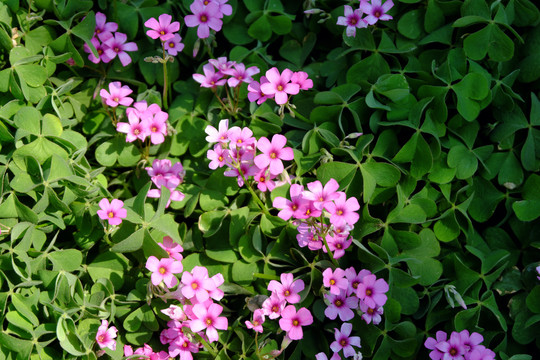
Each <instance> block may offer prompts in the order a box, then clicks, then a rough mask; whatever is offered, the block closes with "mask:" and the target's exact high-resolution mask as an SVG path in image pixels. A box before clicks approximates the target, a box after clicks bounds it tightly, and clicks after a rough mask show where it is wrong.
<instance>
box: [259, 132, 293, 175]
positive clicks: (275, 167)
mask: <svg viewBox="0 0 540 360" xmlns="http://www.w3.org/2000/svg"><path fill="white" fill-rule="evenodd" d="M286 144H287V138H286V137H285V136H283V135H281V134H275V135H274V136H273V137H272V143H270V141H269V140H268V139H267V138H265V137H264V136H263V137H261V138H260V139H259V141H257V149H259V150H260V151H261V152H262V154H260V155H257V156H256V157H255V160H254V161H255V165H257V167H258V168H259V169H263V168H265V167H267V166H270V167H269V170H270V173H271V174H273V175H279V174H281V173H282V172H283V163H282V162H281V160H292V159H294V152H293V150H292V148H290V147H285V145H286Z"/></svg>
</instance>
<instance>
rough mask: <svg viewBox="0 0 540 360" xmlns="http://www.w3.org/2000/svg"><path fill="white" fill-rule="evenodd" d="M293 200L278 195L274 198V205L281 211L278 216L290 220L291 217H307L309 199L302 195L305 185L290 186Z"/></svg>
mask: <svg viewBox="0 0 540 360" xmlns="http://www.w3.org/2000/svg"><path fill="white" fill-rule="evenodd" d="M289 191H290V194H291V200H287V199H286V198H284V197H281V196H278V197H276V198H275V199H274V201H273V203H272V205H273V206H274V207H275V208H276V209H280V210H281V211H280V212H279V213H278V216H279V217H280V218H282V219H283V220H289V219H290V218H291V217H294V218H296V219H307V218H309V216H307V215H306V209H307V205H308V201H307V200H305V199H304V197H303V196H302V192H303V191H304V187H303V186H302V185H300V184H292V185H291V188H290V190H289Z"/></svg>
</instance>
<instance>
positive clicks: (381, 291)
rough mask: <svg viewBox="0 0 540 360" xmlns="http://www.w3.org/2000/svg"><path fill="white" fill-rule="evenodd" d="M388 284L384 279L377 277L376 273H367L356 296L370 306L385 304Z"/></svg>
mask: <svg viewBox="0 0 540 360" xmlns="http://www.w3.org/2000/svg"><path fill="white" fill-rule="evenodd" d="M388 289H389V288H388V284H387V283H386V281H384V279H377V277H376V276H375V275H366V276H364V278H363V279H362V283H360V284H359V285H358V289H357V291H356V296H358V298H359V299H360V300H362V301H363V302H365V303H366V305H367V306H369V307H370V308H376V307H379V306H383V305H384V304H385V303H386V299H387V296H386V292H387V291H388Z"/></svg>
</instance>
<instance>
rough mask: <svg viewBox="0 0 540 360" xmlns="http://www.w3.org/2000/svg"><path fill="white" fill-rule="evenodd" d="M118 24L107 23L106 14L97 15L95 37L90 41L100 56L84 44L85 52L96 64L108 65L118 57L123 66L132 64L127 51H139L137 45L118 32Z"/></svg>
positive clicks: (98, 13)
mask: <svg viewBox="0 0 540 360" xmlns="http://www.w3.org/2000/svg"><path fill="white" fill-rule="evenodd" d="M116 30H118V24H117V23H115V22H107V17H106V16H105V14H102V13H100V12H97V13H96V29H95V30H94V36H93V37H92V39H91V40H90V41H91V42H92V45H94V47H95V48H96V50H97V54H98V56H95V55H94V53H93V52H92V50H91V49H90V46H88V45H87V44H84V51H85V52H87V53H89V55H88V59H89V60H90V61H91V62H93V63H94V64H98V63H99V62H101V61H102V62H104V63H108V62H110V61H111V60H113V59H114V58H115V57H117V56H118V58H119V59H120V62H121V63H122V65H123V66H127V65H129V64H130V63H131V57H130V56H129V55H128V53H127V52H126V51H137V50H138V47H137V44H135V43H134V42H126V41H127V35H126V34H124V33H121V32H117V31H116Z"/></svg>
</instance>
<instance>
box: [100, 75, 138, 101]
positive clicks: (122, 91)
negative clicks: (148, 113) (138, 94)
mask: <svg viewBox="0 0 540 360" xmlns="http://www.w3.org/2000/svg"><path fill="white" fill-rule="evenodd" d="M132 92H133V90H131V89H130V88H129V86H127V85H122V84H121V83H120V81H113V82H112V83H110V84H109V91H107V90H105V89H101V90H100V91H99V95H101V97H102V98H103V100H105V104H107V105H109V106H111V107H117V106H118V105H124V106H129V105H131V103H132V102H133V99H132V98H130V97H128V95H129V94H131V93H132Z"/></svg>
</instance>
